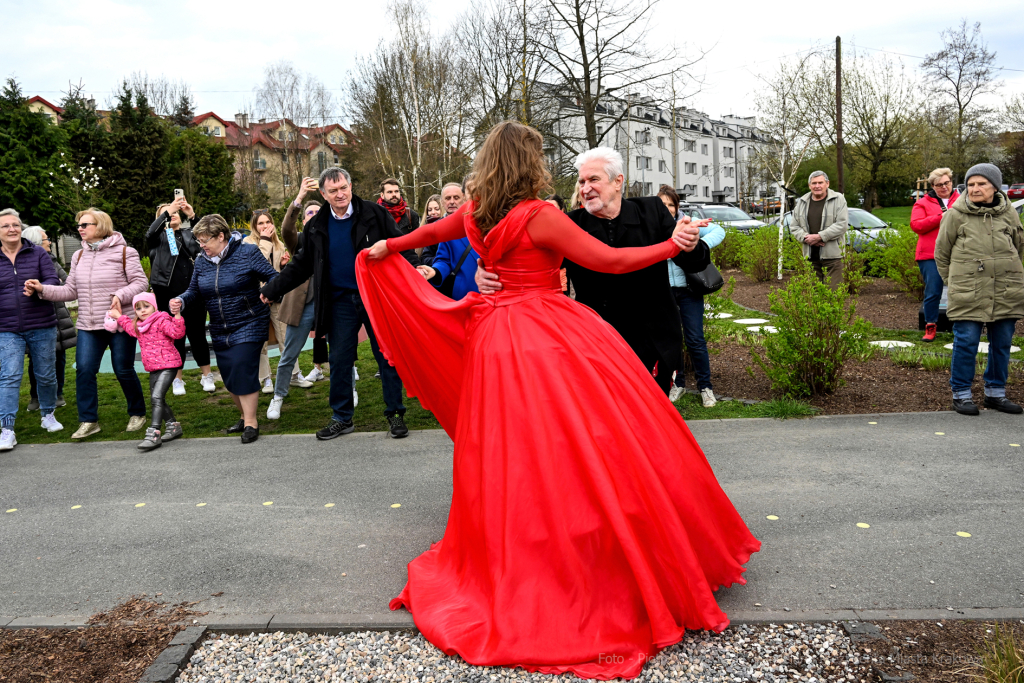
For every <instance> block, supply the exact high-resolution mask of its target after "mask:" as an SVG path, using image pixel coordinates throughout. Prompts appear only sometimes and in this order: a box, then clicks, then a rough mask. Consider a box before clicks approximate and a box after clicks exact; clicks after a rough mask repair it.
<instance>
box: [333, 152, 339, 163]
mask: <svg viewBox="0 0 1024 683" xmlns="http://www.w3.org/2000/svg"><path fill="white" fill-rule="evenodd" d="M334 163H335V165H337V163H338V153H337V152H335V153H334Z"/></svg>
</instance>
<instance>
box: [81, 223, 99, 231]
mask: <svg viewBox="0 0 1024 683" xmlns="http://www.w3.org/2000/svg"><path fill="white" fill-rule="evenodd" d="M90 225H96V224H95V223H79V224H78V229H79V230H85V229H86V228H88V227H89V226H90Z"/></svg>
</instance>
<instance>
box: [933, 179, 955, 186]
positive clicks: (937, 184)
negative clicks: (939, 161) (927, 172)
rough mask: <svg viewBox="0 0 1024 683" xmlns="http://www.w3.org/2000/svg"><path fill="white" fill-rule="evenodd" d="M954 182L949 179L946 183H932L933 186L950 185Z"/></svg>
mask: <svg viewBox="0 0 1024 683" xmlns="http://www.w3.org/2000/svg"><path fill="white" fill-rule="evenodd" d="M952 184H953V181H952V180H947V181H946V182H944V183H932V187H949V186H951V185H952Z"/></svg>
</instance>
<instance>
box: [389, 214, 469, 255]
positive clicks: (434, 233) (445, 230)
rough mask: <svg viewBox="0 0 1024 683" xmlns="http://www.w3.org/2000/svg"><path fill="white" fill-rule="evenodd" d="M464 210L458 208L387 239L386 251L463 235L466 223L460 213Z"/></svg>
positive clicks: (425, 244)
mask: <svg viewBox="0 0 1024 683" xmlns="http://www.w3.org/2000/svg"><path fill="white" fill-rule="evenodd" d="M464 211H465V207H463V208H460V209H459V210H458V211H456V212H455V213H453V214H452V215H450V216H446V217H444V218H442V219H441V220H439V221H434V222H433V223H431V224H430V225H421V226H420V227H418V228H416V229H415V230H413V231H412V232H410V233H409V234H408V235H402V236H401V237H392V238H390V239H388V241H387V242H388V251H390V252H391V253H395V252H397V251H406V250H408V249H418V248H420V247H426V246H429V245H431V244H440V243H441V242H448V241H449V240H456V239H458V238H460V237H465V236H466V225H465V222H464V221H465V219H464V218H463V215H462V214H463V212H464Z"/></svg>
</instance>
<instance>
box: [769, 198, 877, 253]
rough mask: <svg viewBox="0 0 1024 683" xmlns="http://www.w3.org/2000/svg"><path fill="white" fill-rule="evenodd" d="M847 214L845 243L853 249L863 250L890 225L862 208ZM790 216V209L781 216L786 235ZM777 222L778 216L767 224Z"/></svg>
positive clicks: (776, 223) (852, 209)
mask: <svg viewBox="0 0 1024 683" xmlns="http://www.w3.org/2000/svg"><path fill="white" fill-rule="evenodd" d="M848 216H849V219H850V229H849V230H848V231H847V232H846V243H847V244H849V245H850V246H852V247H853V248H854V250H855V251H864V247H866V246H867V245H868V243H869V242H874V241H875V240H876V239H878V237H879V235H881V233H882V231H883V230H886V229H887V228H890V227H892V226H890V225H889V224H888V223H886V222H885V221H883V220H882V219H881V218H879V217H878V216H876V215H875V214H873V213H871V212H870V211H865V210H864V209H856V208H851V209H849V214H848ZM792 217H793V212H792V211H789V212H787V213H786V215H784V216H783V217H782V225H783V226H785V228H786V234H787V235H788V234H789V222H790V220H792ZM778 224H779V218H778V216H776V217H775V218H773V219H772V221H771V223H769V225H778Z"/></svg>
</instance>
